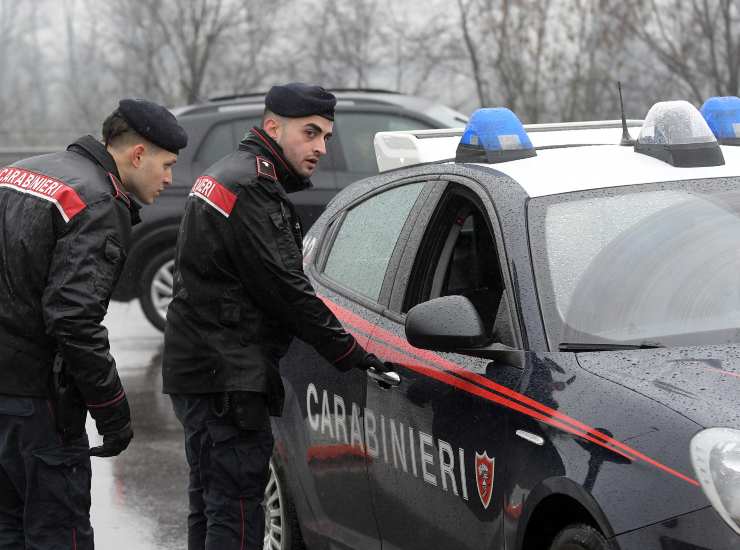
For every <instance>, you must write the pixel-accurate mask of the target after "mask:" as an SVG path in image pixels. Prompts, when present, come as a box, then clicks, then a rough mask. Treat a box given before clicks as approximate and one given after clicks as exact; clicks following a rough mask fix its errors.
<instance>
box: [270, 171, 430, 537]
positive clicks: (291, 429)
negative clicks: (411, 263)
mask: <svg viewBox="0 0 740 550" xmlns="http://www.w3.org/2000/svg"><path fill="white" fill-rule="evenodd" d="M423 190H424V182H413V183H410V184H408V185H403V186H400V187H396V188H394V189H391V190H388V191H384V192H382V193H376V194H371V195H370V196H368V197H363V198H362V199H360V200H359V201H358V202H356V203H354V204H352V205H350V206H349V207H347V208H346V209H343V210H342V211H341V212H340V213H339V214H338V215H337V216H335V217H334V218H333V219H332V220H331V221H330V222H329V223H328V224H327V227H326V229H325V230H324V231H323V237H322V239H321V242H320V243H319V244H318V245H316V246H317V248H318V251H317V252H316V257H317V261H316V262H315V264H312V265H311V266H309V267H308V268H307V269H308V273H309V275H310V276H311V278H312V282H313V284H314V288H315V290H316V292H317V294H318V295H319V296H320V297H321V299H323V300H324V302H325V303H326V304H327V306H328V307H329V308H330V309H331V310H332V311H334V313H335V314H336V316H337V317H338V318H339V320H340V321H341V322H342V324H343V325H344V326H345V327H346V328H347V330H349V331H350V332H352V333H353V334H354V336H355V337H356V339H357V341H358V343H359V344H360V345H361V346H363V347H367V345H368V335H369V333H370V331H371V330H372V327H373V326H374V325H375V323H377V318H378V315H379V313H378V312H379V311H382V310H383V308H384V307H385V306H384V305H383V304H384V303H387V301H388V296H389V291H390V286H388V284H387V282H386V271H387V268H388V263H389V260H390V257H391V255H392V253H393V251H394V250H395V249H396V248H397V247H398V246H402V245H403V236H404V235H405V233H404V228H405V227H407V224H408V219H409V218H410V217H411V215H412V212H415V205H416V204H417V202H418V201H419V200H420V196H421V195H422V191H423ZM399 242H400V243H401V244H399ZM281 373H282V375H283V377H284V379H285V385H286V411H285V413H284V419H283V420H281V421H280V422H279V428H280V432H281V433H280V438H279V439H280V440H281V441H282V442H283V443H282V444H281V449H279V450H280V452H283V453H285V454H286V457H287V460H286V461H287V462H288V464H289V465H290V468H288V470H290V474H291V475H292V476H293V477H294V478H295V480H294V481H293V485H294V486H296V485H300V487H301V493H302V494H303V495H305V498H306V499H307V502H306V503H305V505H306V508H305V511H304V513H302V514H301V519H302V520H303V525H302V527H303V528H304V529H308V530H312V531H314V532H315V534H316V535H317V536H318V537H320V538H322V539H325V540H329V541H331V543H332V545H333V546H332V547H333V548H347V549H350V548H351V549H377V548H380V542H379V536H378V531H377V526H376V523H375V516H374V514H373V510H372V499H371V497H370V490H369V486H368V481H367V465H366V461H365V459H366V453H365V448H366V440H367V436H366V429H367V428H368V426H370V427H371V429H372V424H368V411H367V408H366V403H365V398H366V384H367V376H368V375H367V374H366V373H364V372H361V371H358V370H351V371H350V372H347V373H341V372H339V371H338V370H337V369H336V368H335V367H334V366H333V365H331V364H330V363H329V362H327V361H326V360H325V359H323V358H322V357H320V356H319V355H318V353H317V352H316V351H315V350H314V349H313V348H312V347H310V346H308V345H307V344H305V343H303V342H301V341H296V342H295V343H294V344H293V345H292V346H291V349H290V350H289V352H288V354H287V355H286V357H285V358H284V359H283V361H282V363H281ZM370 422H372V421H370ZM299 505H300V504H299Z"/></svg>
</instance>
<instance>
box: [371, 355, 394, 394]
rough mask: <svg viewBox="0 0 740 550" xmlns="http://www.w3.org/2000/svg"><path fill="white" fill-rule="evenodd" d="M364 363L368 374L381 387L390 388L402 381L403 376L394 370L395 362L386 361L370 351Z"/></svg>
mask: <svg viewBox="0 0 740 550" xmlns="http://www.w3.org/2000/svg"><path fill="white" fill-rule="evenodd" d="M363 364H364V370H367V374H368V376H369V377H370V378H372V379H373V380H375V381H376V382H377V383H378V385H380V387H381V388H384V389H388V388H390V387H392V386H398V385H399V384H400V383H401V377H400V376H398V374H397V373H395V372H394V371H393V363H387V362H385V363H384V362H383V361H381V360H380V359H378V358H377V357H376V356H375V355H373V354H372V353H368V354H367V355H366V356H365V360H364V361H363Z"/></svg>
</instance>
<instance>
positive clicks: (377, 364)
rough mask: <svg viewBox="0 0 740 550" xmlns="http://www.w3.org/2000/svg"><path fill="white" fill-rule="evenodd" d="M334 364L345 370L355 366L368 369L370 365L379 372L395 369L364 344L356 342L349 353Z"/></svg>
mask: <svg viewBox="0 0 740 550" xmlns="http://www.w3.org/2000/svg"><path fill="white" fill-rule="evenodd" d="M334 365H335V366H336V367H337V368H338V369H339V370H341V371H344V372H346V371H348V370H350V369H353V368H355V369H359V370H365V371H366V370H367V369H369V368H370V367H372V368H374V369H375V370H376V371H377V372H388V371H390V370H393V369H391V368H390V367H387V366H386V365H385V363H383V362H382V361H381V360H380V359H378V358H377V357H375V355H373V354H372V353H368V352H366V351H365V350H364V349H363V348H362V346H360V344H357V343H355V345H354V347H353V348H352V351H351V352H350V353H349V354H347V355H346V356H345V357H343V358H342V359H341V360H340V361H337V362H336V363H334Z"/></svg>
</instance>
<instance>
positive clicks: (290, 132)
mask: <svg viewBox="0 0 740 550" xmlns="http://www.w3.org/2000/svg"><path fill="white" fill-rule="evenodd" d="M265 129H266V130H267V131H268V133H269V134H270V135H271V137H272V138H273V139H274V140H275V141H277V143H278V145H280V146H281V147H282V148H283V154H284V155H285V159H286V160H287V161H288V162H289V163H290V165H291V166H292V168H293V170H295V172H296V173H297V174H298V175H300V176H302V177H304V178H308V177H311V175H313V173H314V171H315V170H316V167H317V166H318V164H319V159H320V158H321V157H323V156H324V155H325V154H326V142H327V141H329V138H331V132H332V130H333V129H334V123H333V122H332V121H331V120H327V119H325V118H324V117H320V116H309V117H302V118H283V117H280V119H279V120H278V121H277V124H275V125H274V126H273V127H272V128H270V127H269V125H268V126H267V127H266V128H265Z"/></svg>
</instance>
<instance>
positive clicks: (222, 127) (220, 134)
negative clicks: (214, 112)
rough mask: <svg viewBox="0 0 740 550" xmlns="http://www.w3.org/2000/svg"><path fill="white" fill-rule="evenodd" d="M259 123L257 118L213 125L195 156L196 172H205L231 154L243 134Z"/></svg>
mask: <svg viewBox="0 0 740 550" xmlns="http://www.w3.org/2000/svg"><path fill="white" fill-rule="evenodd" d="M259 122H260V119H259V118H240V119H236V120H229V121H226V122H221V123H219V124H215V125H214V126H213V127H212V128H211V129H210V130H209V132H208V134H206V137H205V138H204V139H203V142H202V143H201V145H200V148H199V149H198V153H197V154H196V155H195V163H196V171H197V172H201V171H203V170H205V169H206V168H208V167H209V166H210V165H211V164H213V163H214V162H216V161H217V160H219V159H220V158H222V157H225V156H226V155H228V154H229V153H230V152H232V151H233V150H234V149H235V148H236V146H237V145H238V144H239V142H240V141H241V140H242V139H243V138H244V134H245V133H246V132H247V131H249V129H250V128H251V127H252V126H254V125H256V124H259Z"/></svg>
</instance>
